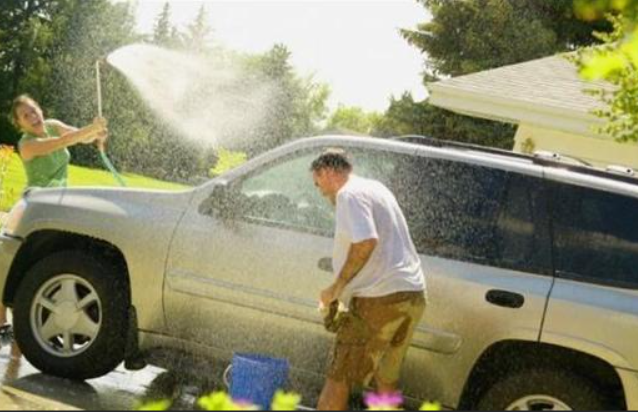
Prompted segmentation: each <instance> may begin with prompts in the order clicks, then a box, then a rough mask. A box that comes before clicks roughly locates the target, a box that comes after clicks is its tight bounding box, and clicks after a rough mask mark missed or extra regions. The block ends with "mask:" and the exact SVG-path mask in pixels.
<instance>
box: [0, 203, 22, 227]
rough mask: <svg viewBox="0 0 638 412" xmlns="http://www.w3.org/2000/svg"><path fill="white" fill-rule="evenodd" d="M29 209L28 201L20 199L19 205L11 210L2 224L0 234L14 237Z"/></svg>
mask: <svg viewBox="0 0 638 412" xmlns="http://www.w3.org/2000/svg"><path fill="white" fill-rule="evenodd" d="M26 209H27V201H26V200H24V199H20V201H19V202H18V203H16V204H15V206H13V208H11V211H10V212H9V214H8V215H7V216H6V218H5V219H4V221H3V222H2V229H0V234H2V235H7V236H13V235H14V233H15V231H16V229H17V228H18V225H19V224H20V221H21V220H22V216H23V215H24V211H25V210H26Z"/></svg>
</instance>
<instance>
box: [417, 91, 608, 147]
mask: <svg viewBox="0 0 638 412" xmlns="http://www.w3.org/2000/svg"><path fill="white" fill-rule="evenodd" d="M428 88H429V91H430V97H429V102H430V104H432V105H434V106H437V107H440V108H443V109H447V110H451V111H453V112H456V113H460V114H464V115H468V116H472V117H478V118H483V119H488V120H495V121H499V122H504V123H511V124H532V125H536V126H540V127H544V128H549V129H553V130H559V131H563V132H567V133H574V134H578V135H581V136H587V137H593V138H603V136H601V135H600V134H598V133H596V132H595V131H594V129H595V127H596V126H600V125H602V124H603V123H604V122H603V120H601V119H600V118H598V117H596V116H594V115H593V114H591V113H588V112H587V111H578V110H569V109H566V108H563V107H552V106H548V105H543V104H539V103H533V102H530V101H523V100H518V99H515V98H505V97H501V96H495V95H487V94H484V93H476V92H471V91H468V90H464V89H460V88H458V87H449V86H446V85H445V84H444V83H432V84H429V85H428Z"/></svg>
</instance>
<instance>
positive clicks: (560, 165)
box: [391, 135, 638, 184]
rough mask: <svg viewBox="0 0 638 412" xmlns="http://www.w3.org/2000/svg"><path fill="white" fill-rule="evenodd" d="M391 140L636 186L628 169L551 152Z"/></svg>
mask: <svg viewBox="0 0 638 412" xmlns="http://www.w3.org/2000/svg"><path fill="white" fill-rule="evenodd" d="M391 140H396V141H401V142H406V143H414V144H419V145H424V146H431V147H439V148H451V149H461V150H474V151H478V152H483V153H489V154H495V155H499V156H506V157H510V158H515V159H525V160H528V161H531V162H533V163H535V164H538V165H541V166H548V167H553V168H557V169H563V170H568V171H572V172H577V173H582V174H586V175H589V176H596V177H602V178H606V179H610V180H615V181H620V182H625V183H632V184H638V175H636V173H633V174H632V173H631V172H629V171H628V170H630V169H629V168H623V169H624V170H622V171H621V170H620V169H619V168H618V167H617V166H616V167H608V168H607V169H598V168H595V167H594V166H593V165H591V164H590V163H588V162H586V161H584V160H582V159H579V158H576V157H571V156H564V155H560V154H556V153H552V152H536V153H535V155H534V156H532V155H529V154H525V153H517V152H512V151H509V150H504V149H497V148H494V147H486V146H480V145H476V144H471V143H462V142H453V141H449V140H441V139H436V138H433V137H427V136H420V135H404V136H396V137H392V138H391ZM565 160H568V162H565Z"/></svg>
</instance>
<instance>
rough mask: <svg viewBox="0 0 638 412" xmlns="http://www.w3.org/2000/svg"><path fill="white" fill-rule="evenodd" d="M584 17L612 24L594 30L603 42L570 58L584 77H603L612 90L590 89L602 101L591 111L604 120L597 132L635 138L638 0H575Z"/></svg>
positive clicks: (620, 138)
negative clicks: (607, 30)
mask: <svg viewBox="0 0 638 412" xmlns="http://www.w3.org/2000/svg"><path fill="white" fill-rule="evenodd" d="M575 9H576V11H577V13H578V14H579V16H580V17H581V18H583V19H586V20H591V19H597V18H600V17H601V16H604V15H606V16H607V18H608V19H609V21H610V22H611V23H612V24H613V27H614V31H613V32H612V33H610V34H606V33H597V36H598V37H599V38H600V39H601V40H602V41H603V44H602V45H598V46H592V47H589V48H586V49H582V50H580V51H579V52H578V54H577V55H576V57H575V58H574V59H573V61H574V62H575V63H576V65H577V66H578V67H579V70H580V73H581V75H582V76H583V77H584V78H585V79H587V80H592V81H593V80H606V81H608V82H610V83H611V84H613V85H614V86H616V87H615V90H613V91H610V90H602V89H592V90H589V92H590V93H592V94H594V95H596V96H598V97H599V98H600V100H601V101H602V102H603V103H604V104H605V107H604V108H602V109H598V110H595V111H594V113H595V114H596V115H598V116H599V117H601V118H603V119H606V121H607V122H606V124H605V125H603V126H602V127H601V128H600V129H599V130H598V131H599V132H600V133H602V134H606V135H608V136H612V137H614V138H615V139H616V140H618V141H621V142H627V141H633V142H636V141H638V1H635V0H634V1H625V2H612V1H606V0H600V1H585V0H579V1H576V2H575Z"/></svg>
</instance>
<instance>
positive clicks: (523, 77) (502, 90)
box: [430, 55, 612, 114]
mask: <svg viewBox="0 0 638 412" xmlns="http://www.w3.org/2000/svg"><path fill="white" fill-rule="evenodd" d="M565 56H566V55H556V56H551V57H546V58H542V59H538V60H532V61H528V62H524V63H519V64H514V65H511V66H504V67H500V68H497V69H492V70H487V71H483V72H478V73H474V74H469V75H466V76H460V77H456V78H452V79H449V80H443V81H440V82H437V83H432V84H430V91H431V92H432V93H436V92H437V91H441V90H444V91H446V92H454V91H461V92H465V93H471V94H477V95H482V96H485V97H494V98H498V99H499V100H500V99H505V100H507V101H510V102H512V103H514V102H519V103H523V104H532V105H534V106H544V107H546V108H560V109H564V110H569V111H575V112H580V113H582V114H586V113H589V112H590V111H591V110H592V109H594V108H597V107H600V106H601V103H600V101H599V100H598V98H597V97H595V96H591V95H588V94H586V93H584V92H583V90H584V89H593V88H603V89H605V90H612V85H611V84H609V83H606V82H602V81H598V82H586V81H584V80H582V79H581V78H580V77H579V76H578V73H577V71H576V68H575V66H574V65H573V64H572V63H571V62H569V61H568V60H567V59H566V58H565Z"/></svg>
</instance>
